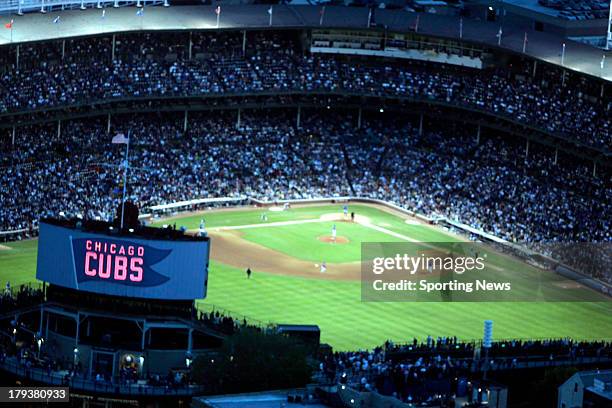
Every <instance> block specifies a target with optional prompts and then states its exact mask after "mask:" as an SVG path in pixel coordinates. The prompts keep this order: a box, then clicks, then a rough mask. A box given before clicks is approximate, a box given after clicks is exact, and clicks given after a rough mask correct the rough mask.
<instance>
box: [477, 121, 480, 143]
mask: <svg viewBox="0 0 612 408" xmlns="http://www.w3.org/2000/svg"><path fill="white" fill-rule="evenodd" d="M476 144H477V145H479V144H480V124H478V130H477V131H476Z"/></svg>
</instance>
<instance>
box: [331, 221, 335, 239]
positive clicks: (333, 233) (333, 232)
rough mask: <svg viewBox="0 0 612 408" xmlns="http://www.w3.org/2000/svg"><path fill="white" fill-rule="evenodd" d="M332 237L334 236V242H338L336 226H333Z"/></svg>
mask: <svg viewBox="0 0 612 408" xmlns="http://www.w3.org/2000/svg"><path fill="white" fill-rule="evenodd" d="M331 236H332V241H334V242H336V224H334V225H333V226H332V230H331Z"/></svg>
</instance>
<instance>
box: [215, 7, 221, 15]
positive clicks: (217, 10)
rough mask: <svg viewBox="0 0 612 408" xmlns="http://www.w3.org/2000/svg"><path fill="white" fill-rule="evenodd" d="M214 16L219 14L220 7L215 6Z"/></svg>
mask: <svg viewBox="0 0 612 408" xmlns="http://www.w3.org/2000/svg"><path fill="white" fill-rule="evenodd" d="M215 14H216V15H219V14H221V6H217V8H216V9H215Z"/></svg>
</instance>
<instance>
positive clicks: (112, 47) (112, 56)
mask: <svg viewBox="0 0 612 408" xmlns="http://www.w3.org/2000/svg"><path fill="white" fill-rule="evenodd" d="M111 60H112V61H114V60H115V34H113V45H112V46H111Z"/></svg>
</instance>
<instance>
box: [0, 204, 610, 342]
mask: <svg viewBox="0 0 612 408" xmlns="http://www.w3.org/2000/svg"><path fill="white" fill-rule="evenodd" d="M349 208H350V211H351V212H355V214H356V217H355V220H354V222H351V220H350V217H346V216H345V215H344V214H343V209H342V205H341V204H333V205H310V206H300V207H293V208H290V209H286V210H283V209H282V208H276V207H272V208H266V209H262V208H259V209H256V208H253V207H248V208H245V207H243V208H235V209H220V210H209V211H204V212H201V213H197V214H183V215H178V216H176V217H173V218H167V219H164V220H160V221H158V222H156V225H159V226H162V225H164V224H175V223H176V225H177V227H180V226H184V227H186V228H188V229H190V230H193V231H197V230H198V229H199V226H200V223H201V220H202V219H203V220H204V221H205V228H206V230H207V232H208V233H209V235H210V236H211V238H212V246H211V258H212V259H211V263H210V276H209V283H208V296H207V298H206V299H204V300H201V301H198V305H199V306H200V307H201V308H203V309H205V310H211V309H212V308H218V309H221V310H223V311H225V312H226V313H231V314H234V315H236V316H239V317H242V316H246V317H247V318H250V319H252V320H253V321H259V322H263V323H268V322H273V323H288V324H289V323H291V324H317V325H319V327H320V328H321V340H322V342H325V343H329V344H331V345H332V346H333V347H334V349H336V350H347V349H362V348H371V347H374V346H377V345H380V344H382V343H383V342H384V341H385V340H388V339H390V340H393V341H395V342H405V341H408V340H411V339H412V338H413V337H417V338H420V339H424V338H426V337H427V336H428V335H431V336H434V337H436V336H457V337H459V338H461V339H477V338H480V337H481V336H482V324H483V321H484V320H486V319H491V320H493V321H494V322H495V330H494V336H495V337H496V338H527V337H529V338H544V337H574V338H584V339H599V338H610V337H612V302H609V301H606V300H605V299H604V298H603V297H602V298H601V301H595V302H452V303H449V302H362V300H361V282H360V259H361V243H362V242H415V241H419V242H442V241H447V242H448V241H454V240H456V241H460V240H462V238H461V237H459V236H455V235H452V234H451V233H449V232H447V231H444V230H442V229H439V228H438V227H433V226H430V225H425V224H422V223H419V222H418V221H416V220H414V219H411V218H409V217H407V216H405V215H402V214H400V213H396V212H393V211H390V210H387V209H384V208H382V207H377V206H372V205H365V204H351V205H350V207H349ZM334 225H335V226H336V237H335V239H333V232H332V229H333V226H334ZM36 245H37V241H36V240H30V241H21V242H12V243H6V244H3V246H2V247H0V282H5V281H7V280H8V281H10V282H11V284H12V285H13V286H15V285H17V284H20V283H26V282H31V281H33V280H34V279H35V278H34V276H35V268H36V266H35V265H36ZM495 262H498V263H499V264H500V265H501V264H503V266H504V268H505V269H507V270H509V271H512V273H515V274H516V275H517V276H518V277H519V278H520V279H522V280H523V281H525V282H528V281H529V279H532V278H533V277H534V276H539V279H540V281H541V276H542V274H543V273H544V274H546V273H548V272H542V271H541V270H539V269H536V268H534V267H533V266H529V265H527V264H525V263H522V262H520V261H518V260H517V259H514V258H509V257H503V256H500V257H499V259H498V260H496V261H495ZM322 264H324V265H325V268H321V265H322ZM247 268H250V269H251V270H252V272H253V273H252V275H251V277H250V278H248V277H247V274H246V272H245V271H246V269H247ZM546 290H549V291H551V290H552V291H554V290H559V291H562V290H565V289H564V287H563V286H555V287H549V288H547V289H546Z"/></svg>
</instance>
